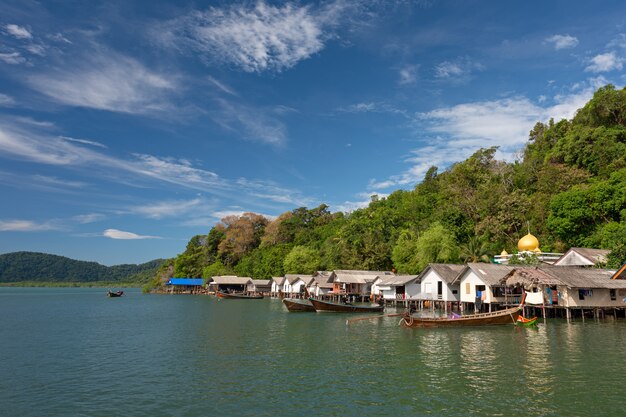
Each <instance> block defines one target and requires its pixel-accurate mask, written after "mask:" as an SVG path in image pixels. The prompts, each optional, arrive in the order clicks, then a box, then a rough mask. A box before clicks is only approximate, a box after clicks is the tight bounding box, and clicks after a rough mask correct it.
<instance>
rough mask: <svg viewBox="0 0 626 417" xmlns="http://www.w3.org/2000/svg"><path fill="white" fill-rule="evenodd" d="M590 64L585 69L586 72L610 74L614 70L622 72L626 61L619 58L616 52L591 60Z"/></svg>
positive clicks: (597, 56)
mask: <svg viewBox="0 0 626 417" xmlns="http://www.w3.org/2000/svg"><path fill="white" fill-rule="evenodd" d="M589 62H590V64H589V66H588V67H587V68H585V71H586V72H595V73H598V72H609V71H614V70H621V69H622V67H623V64H624V59H623V58H621V57H618V56H617V55H616V54H615V52H606V53H604V54H599V55H596V56H594V57H593V58H591V59H590V60H589Z"/></svg>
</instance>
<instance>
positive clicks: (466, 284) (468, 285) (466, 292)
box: [465, 282, 470, 294]
mask: <svg viewBox="0 0 626 417" xmlns="http://www.w3.org/2000/svg"><path fill="white" fill-rule="evenodd" d="M469 293H470V283H469V282H466V283H465V294H469Z"/></svg>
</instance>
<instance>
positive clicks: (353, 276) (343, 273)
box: [334, 270, 394, 284]
mask: <svg viewBox="0 0 626 417" xmlns="http://www.w3.org/2000/svg"><path fill="white" fill-rule="evenodd" d="M334 272H335V281H336V282H344V283H346V284H367V283H370V282H373V281H374V280H375V279H376V278H378V277H380V278H382V277H385V276H394V273H393V272H391V271H353V270H337V271H334Z"/></svg>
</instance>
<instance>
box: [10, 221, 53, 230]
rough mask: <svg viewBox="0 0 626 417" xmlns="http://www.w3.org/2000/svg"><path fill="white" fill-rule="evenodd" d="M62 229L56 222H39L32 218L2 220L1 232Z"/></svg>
mask: <svg viewBox="0 0 626 417" xmlns="http://www.w3.org/2000/svg"><path fill="white" fill-rule="evenodd" d="M49 230H61V227H60V225H58V224H56V223H55V222H52V221H50V222H44V223H38V222H35V221H31V220H0V232H42V231H49Z"/></svg>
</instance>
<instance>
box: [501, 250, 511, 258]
mask: <svg viewBox="0 0 626 417" xmlns="http://www.w3.org/2000/svg"><path fill="white" fill-rule="evenodd" d="M508 254H509V253H508V252H507V251H506V250H505V249H502V252H501V253H500V256H507V255H508Z"/></svg>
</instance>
